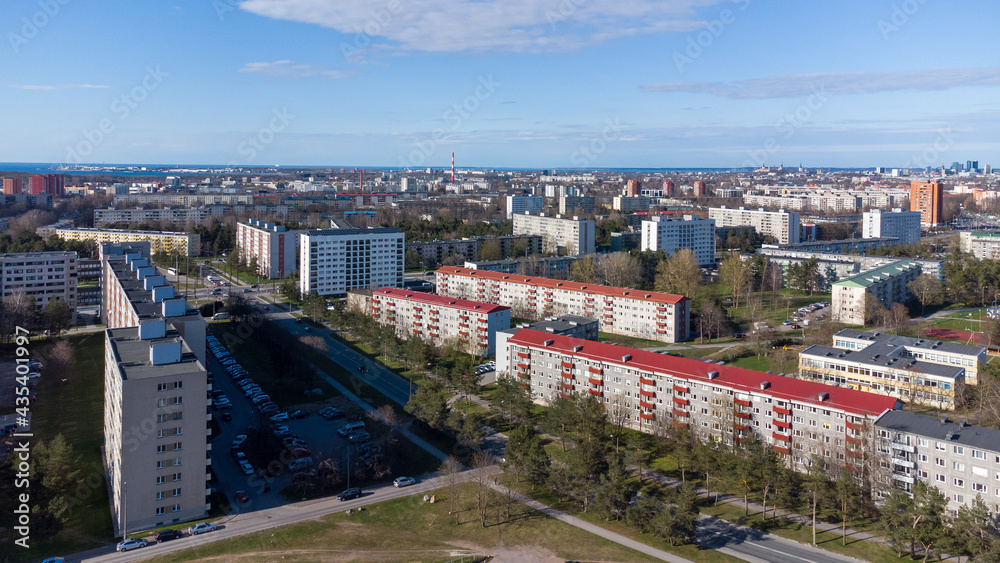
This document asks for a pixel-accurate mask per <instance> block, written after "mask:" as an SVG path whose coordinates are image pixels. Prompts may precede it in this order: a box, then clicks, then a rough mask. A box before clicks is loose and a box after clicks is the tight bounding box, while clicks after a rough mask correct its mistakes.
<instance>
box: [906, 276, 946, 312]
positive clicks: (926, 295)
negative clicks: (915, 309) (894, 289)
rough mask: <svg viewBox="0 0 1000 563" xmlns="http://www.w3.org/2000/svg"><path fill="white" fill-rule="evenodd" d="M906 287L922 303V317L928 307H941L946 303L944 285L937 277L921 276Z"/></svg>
mask: <svg viewBox="0 0 1000 563" xmlns="http://www.w3.org/2000/svg"><path fill="white" fill-rule="evenodd" d="M906 287H907V289H909V290H910V292H911V293H913V296H914V297H916V298H917V301H919V302H920V314H921V315H922V314H923V313H924V309H925V308H926V307H927V306H928V305H939V304H941V303H943V302H944V284H942V283H941V279H940V278H938V277H937V276H932V275H930V274H920V275H919V276H917V278H916V279H915V280H913V281H911V282H910V283H908V284H906Z"/></svg>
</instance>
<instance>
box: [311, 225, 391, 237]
mask: <svg viewBox="0 0 1000 563" xmlns="http://www.w3.org/2000/svg"><path fill="white" fill-rule="evenodd" d="M302 234H303V235H305V236H310V237H322V236H332V237H339V236H348V235H383V234H403V231H401V230H399V229H395V228H392V227H375V228H372V229H317V230H313V231H303V232H302Z"/></svg>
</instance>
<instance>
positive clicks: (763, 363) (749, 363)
mask: <svg viewBox="0 0 1000 563" xmlns="http://www.w3.org/2000/svg"><path fill="white" fill-rule="evenodd" d="M726 365H727V366H736V367H739V368H744V369H752V370H754V371H768V370H771V369H772V368H771V362H770V361H769V360H768V359H767V357H766V356H761V357H760V359H758V358H757V355H756V354H754V355H753V356H747V357H745V358H737V359H735V360H733V361H731V362H726Z"/></svg>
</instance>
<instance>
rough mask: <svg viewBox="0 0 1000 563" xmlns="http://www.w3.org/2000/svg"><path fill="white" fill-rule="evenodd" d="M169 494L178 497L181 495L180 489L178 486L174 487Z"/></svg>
mask: <svg viewBox="0 0 1000 563" xmlns="http://www.w3.org/2000/svg"><path fill="white" fill-rule="evenodd" d="M170 496H173V497H179V496H181V489H180V487H178V488H176V489H174V490H173V491H170Z"/></svg>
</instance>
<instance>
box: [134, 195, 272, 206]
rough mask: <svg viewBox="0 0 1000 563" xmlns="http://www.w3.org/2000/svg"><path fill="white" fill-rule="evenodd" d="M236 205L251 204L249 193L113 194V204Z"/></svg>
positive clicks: (251, 198) (251, 197) (251, 199)
mask: <svg viewBox="0 0 1000 563" xmlns="http://www.w3.org/2000/svg"><path fill="white" fill-rule="evenodd" d="M217 203H218V204H223V205H236V204H246V205H249V204H252V203H253V196H252V195H250V194H115V197H114V204H115V205H116V206H117V205H122V204H124V205H140V206H141V205H148V204H159V205H180V206H183V207H198V206H201V205H213V204H217Z"/></svg>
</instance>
